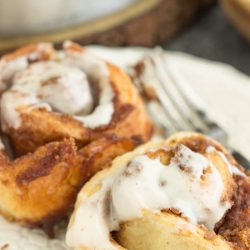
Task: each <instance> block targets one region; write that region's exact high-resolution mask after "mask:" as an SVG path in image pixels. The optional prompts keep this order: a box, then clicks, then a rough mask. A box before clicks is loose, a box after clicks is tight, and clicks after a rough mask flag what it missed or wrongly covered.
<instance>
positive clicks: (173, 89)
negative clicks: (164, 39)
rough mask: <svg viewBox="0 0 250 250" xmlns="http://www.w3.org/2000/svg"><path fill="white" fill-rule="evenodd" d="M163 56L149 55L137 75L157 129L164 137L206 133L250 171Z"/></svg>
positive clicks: (139, 86) (247, 163) (243, 158)
mask: <svg viewBox="0 0 250 250" xmlns="http://www.w3.org/2000/svg"><path fill="white" fill-rule="evenodd" d="M164 56H165V55H164V52H163V51H162V50H161V49H159V48H157V49H156V50H155V51H153V52H152V53H149V54H147V55H146V56H145V58H144V60H143V61H142V62H143V64H144V65H143V72H144V75H143V74H141V75H139V76H137V77H138V78H137V81H136V82H135V83H136V84H137V87H138V88H139V90H140V91H141V93H142V95H143V96H144V98H146V99H147V103H148V111H149V113H150V115H151V116H152V118H153V120H154V121H155V122H156V124H157V125H158V127H161V128H163V129H164V131H165V136H169V134H171V133H173V132H177V131H185V130H186V131H197V132H201V133H204V134H206V135H208V136H210V137H212V138H214V139H215V140H217V141H219V142H220V143H221V144H223V145H224V146H225V147H227V148H228V149H229V150H230V151H231V153H232V155H233V156H234V157H235V158H236V160H237V161H238V162H239V163H240V164H241V165H242V166H244V167H245V168H246V169H250V162H249V161H248V160H247V159H246V158H245V157H244V156H243V155H242V154H241V153H239V152H237V151H236V150H235V149H233V148H230V147H229V145H228V135H227V133H226V132H225V131H224V130H223V129H222V128H221V127H220V126H219V125H218V124H217V123H216V122H214V121H212V120H211V119H210V118H209V117H208V116H207V114H206V113H205V111H204V110H205V108H204V106H203V102H201V101H200V99H199V98H198V97H197V95H196V94H195V93H194V92H193V90H192V88H190V86H189V85H188V83H187V82H186V80H185V79H184V78H183V76H182V75H181V74H180V72H179V71H178V69H177V68H176V67H173V66H172V65H171V64H167V61H166V60H165V58H164ZM149 90H150V91H151V93H150V91H149ZM152 91H153V93H152ZM152 96H153V98H152Z"/></svg>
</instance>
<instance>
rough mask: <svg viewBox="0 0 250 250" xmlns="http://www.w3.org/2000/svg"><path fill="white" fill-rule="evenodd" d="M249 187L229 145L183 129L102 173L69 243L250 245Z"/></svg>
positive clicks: (80, 203) (135, 247)
mask: <svg viewBox="0 0 250 250" xmlns="http://www.w3.org/2000/svg"><path fill="white" fill-rule="evenodd" d="M239 179H241V182H243V183H244V188H245V189H244V190H245V191H246V190H247V191H246V193H245V194H244V193H242V191H241V195H239V189H241V190H242V187H240V186H242V183H241V182H239V181H238V180H239ZM240 183H241V184H240ZM237 190H238V191H237ZM249 192H250V182H249V177H247V176H246V175H245V174H244V172H243V170H242V167H241V166H239V164H238V163H237V162H236V161H235V160H234V159H233V157H232V156H231V155H230V154H229V153H228V152H227V151H226V150H225V149H224V148H223V147H222V146H221V145H219V144H218V143H217V142H215V141H213V140H212V139H210V138H207V137H205V136H203V135H201V134H196V133H188V132H183V133H178V134H175V135H173V136H172V137H170V138H169V139H168V140H166V141H164V142H158V143H148V144H145V145H143V146H141V147H139V148H138V149H135V150H134V151H133V152H130V153H127V154H125V155H123V156H120V157H117V158H116V159H115V160H114V161H113V163H112V167H111V168H109V169H105V170H103V171H102V172H100V173H98V174H97V175H95V176H94V177H93V178H92V179H91V180H90V181H89V182H88V183H87V184H86V185H85V186H84V187H83V189H82V190H81V192H80V193H79V195H78V198H77V202H76V206H75V210H74V213H73V215H72V217H71V220H70V224H69V226H68V231H67V235H66V242H67V244H68V245H69V246H70V247H72V248H73V249H75V250H88V249H96V250H99V249H100V250H118V249H129V250H145V249H147V250H151V249H152V250H167V249H169V250H172V249H190V250H191V249H192V250H195V249H197V250H198V249H207V250H211V249H218V250H219V249H249V237H250V233H249V226H250V223H249V219H250V211H249ZM239 196H240V200H241V202H237V199H238V198H239ZM239 203H241V204H240V205H239ZM243 204H245V206H243ZM247 204H248V205H247ZM247 206H248V207H247ZM233 214H238V216H236V217H235V216H233ZM246 221H247V222H246ZM226 232H227V233H226ZM229 232H230V233H231V237H230V236H229V234H230V233H229ZM243 236H244V237H243Z"/></svg>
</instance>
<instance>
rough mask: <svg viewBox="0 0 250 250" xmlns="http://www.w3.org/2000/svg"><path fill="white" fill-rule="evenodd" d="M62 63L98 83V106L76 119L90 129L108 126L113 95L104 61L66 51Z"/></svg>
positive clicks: (112, 107) (86, 53) (111, 112)
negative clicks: (77, 69) (75, 68)
mask: <svg viewBox="0 0 250 250" xmlns="http://www.w3.org/2000/svg"><path fill="white" fill-rule="evenodd" d="M69 45H70V42H66V43H65V44H64V47H65V48H67V46H69ZM63 62H64V63H65V64H66V65H72V66H75V67H79V68H80V69H81V70H83V71H84V72H86V74H87V75H88V76H90V78H91V79H92V80H94V81H95V82H98V83H99V89H100V94H99V95H100V96H99V104H98V106H97V107H96V108H95V110H94V111H93V112H92V113H91V114H89V115H88V116H85V117H82V116H77V117H76V118H77V119H78V120H79V121H81V122H83V123H84V125H85V126H87V127H90V128H96V127H98V126H102V125H107V124H109V122H110V121H111V119H112V115H113V113H114V105H113V97H114V93H113V89H112V87H111V85H110V82H109V71H108V68H107V65H106V63H105V61H102V60H100V59H98V58H96V57H94V56H93V54H92V53H89V52H88V51H84V53H78V52H73V51H66V52H65V55H64V59H63Z"/></svg>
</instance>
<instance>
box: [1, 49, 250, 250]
mask: <svg viewBox="0 0 250 250" xmlns="http://www.w3.org/2000/svg"><path fill="white" fill-rule="evenodd" d="M91 50H93V51H94V52H95V53H97V54H99V55H100V56H101V57H103V58H105V59H107V60H110V61H112V62H115V63H116V64H118V65H120V66H121V67H124V66H126V65H128V64H130V65H131V64H134V63H135V62H136V61H137V60H138V59H139V58H140V57H141V56H142V54H143V52H145V51H146V50H145V49H138V48H137V49H107V48H103V47H91ZM167 60H170V62H171V63H172V64H174V65H175V66H176V67H178V69H179V71H180V72H181V73H182V74H183V76H184V77H185V79H186V80H187V81H188V83H189V84H190V85H191V86H192V87H193V89H194V90H195V91H196V92H197V94H198V95H199V96H200V97H201V98H202V99H203V100H204V102H205V103H206V106H207V112H208V114H209V115H210V116H211V118H213V119H215V120H216V121H217V122H218V123H219V124H220V125H221V126H222V127H223V128H224V129H225V130H226V131H227V132H228V134H229V135H230V143H231V145H232V146H233V147H235V148H236V149H237V150H239V151H240V152H242V153H243V154H244V155H245V156H246V157H248V159H250V78H249V77H247V76H246V75H243V74H241V73H240V72H238V71H237V70H235V69H234V68H232V67H231V66H228V65H225V64H221V63H216V62H211V61H207V60H203V59H199V58H196V57H193V56H190V55H186V54H183V53H177V52H168V53H167ZM63 238H64V232H61V233H60V234H59V236H58V238H57V239H54V240H49V239H48V238H47V237H46V235H45V234H44V233H43V232H41V231H40V230H30V229H27V228H22V227H20V226H18V225H16V224H14V223H9V222H7V221H5V220H4V219H3V218H1V217H0V249H1V247H3V246H5V245H6V244H8V247H6V248H3V249H4V250H24V249H25V250H48V249H49V250H65V249H67V247H66V246H65V244H64V240H63ZM6 246H7V245H6Z"/></svg>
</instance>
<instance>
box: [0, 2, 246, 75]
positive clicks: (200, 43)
mask: <svg viewBox="0 0 250 250" xmlns="http://www.w3.org/2000/svg"><path fill="white" fill-rule="evenodd" d="M66 39H71V40H74V41H77V42H80V43H81V44H102V45H106V46H147V47H153V46H156V45H162V46H163V47H164V48H165V49H168V50H178V51H184V52H188V53H190V54H193V55H196V56H200V57H204V58H208V59H212V60H216V61H221V62H226V63H229V64H231V65H233V66H234V67H236V68H237V69H239V70H240V71H242V72H244V73H246V74H248V75H250V0H220V1H215V0H122V1H117V0H102V1H99V0H92V1H87V0H43V1H33V0H18V1H13V0H9V1H4V0H2V1H0V53H4V52H6V51H9V50H12V49H14V48H16V47H19V46H21V45H23V44H27V43H31V42H40V41H51V42H55V43H56V44H58V45H60V43H61V42H62V41H63V40H66Z"/></svg>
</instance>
